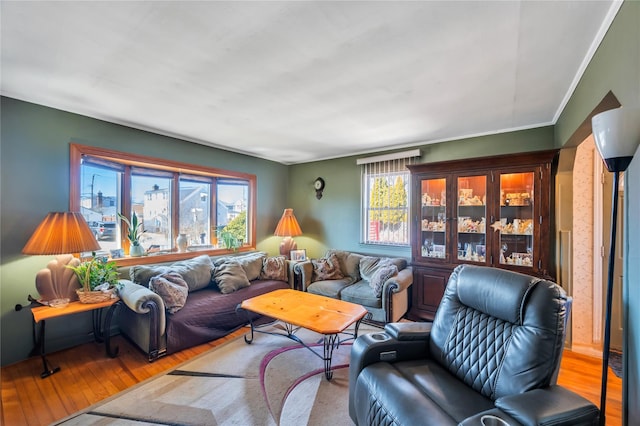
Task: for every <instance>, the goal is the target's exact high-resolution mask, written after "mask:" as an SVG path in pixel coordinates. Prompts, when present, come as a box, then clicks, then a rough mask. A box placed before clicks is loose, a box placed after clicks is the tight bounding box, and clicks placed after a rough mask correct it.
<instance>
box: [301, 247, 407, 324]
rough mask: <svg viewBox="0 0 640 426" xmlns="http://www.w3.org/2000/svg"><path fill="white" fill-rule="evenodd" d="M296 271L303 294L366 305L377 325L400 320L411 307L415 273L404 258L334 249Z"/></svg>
mask: <svg viewBox="0 0 640 426" xmlns="http://www.w3.org/2000/svg"><path fill="white" fill-rule="evenodd" d="M293 270H294V271H295V273H296V280H297V281H298V282H299V285H300V286H301V290H302V291H307V292H309V293H313V294H318V295H321V296H325V297H331V298H334V299H340V300H344V301H347V302H352V303H357V304H359V305H362V306H364V307H365V308H366V309H367V311H369V313H370V314H371V316H370V318H369V320H371V321H373V322H377V323H388V322H393V321H398V320H400V318H402V317H403V316H404V315H405V314H406V313H407V310H408V308H409V287H410V286H411V284H412V283H413V271H412V269H411V267H410V266H407V261H406V260H405V259H402V258H387V257H381V256H367V255H363V254H358V253H353V252H349V251H344V250H333V249H332V250H329V251H327V253H326V254H325V255H324V257H323V258H321V259H308V260H306V261H303V262H298V263H296V264H294V266H293Z"/></svg>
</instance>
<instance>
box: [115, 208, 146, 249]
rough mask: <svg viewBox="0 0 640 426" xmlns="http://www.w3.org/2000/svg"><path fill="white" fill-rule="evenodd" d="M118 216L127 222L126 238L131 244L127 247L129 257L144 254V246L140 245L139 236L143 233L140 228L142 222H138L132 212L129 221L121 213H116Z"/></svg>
mask: <svg viewBox="0 0 640 426" xmlns="http://www.w3.org/2000/svg"><path fill="white" fill-rule="evenodd" d="M118 217H119V218H120V219H121V220H122V221H123V222H124V223H126V224H127V229H128V230H127V239H128V240H129V243H131V246H130V247H129V255H130V256H131V257H138V256H142V255H143V254H144V248H143V247H142V246H141V245H140V236H141V235H142V234H143V233H144V231H143V230H142V227H141V226H142V224H141V223H140V222H138V216H137V215H136V214H135V213H134V214H133V216H132V217H131V221H129V219H127V217H126V216H124V215H123V214H121V213H118Z"/></svg>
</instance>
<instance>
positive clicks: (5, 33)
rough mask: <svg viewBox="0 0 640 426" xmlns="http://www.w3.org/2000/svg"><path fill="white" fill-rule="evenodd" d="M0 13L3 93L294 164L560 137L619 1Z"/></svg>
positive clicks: (58, 6)
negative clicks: (477, 140) (470, 142)
mask: <svg viewBox="0 0 640 426" xmlns="http://www.w3.org/2000/svg"><path fill="white" fill-rule="evenodd" d="M0 7H1V10H0V12H1V17H2V21H1V25H2V33H1V35H2V58H1V61H2V62H1V72H2V74H1V75H0V76H1V82H2V86H1V92H2V95H5V96H9V97H13V98H17V99H22V100H26V101H30V102H34V103H38V104H42V105H46V106H51V107H54V108H59V109H62V110H65V111H71V112H75V113H79V114H83V115H87V116H90V117H96V118H100V119H103V120H107V121H111V122H115V123H121V124H125V125H128V126H131V127H135V128H140V129H145V130H150V131H154V132H157V133H161V134H165V135H170V136H175V137H178V138H182V139H186V140H189V141H193V142H197V143H201V144H205V145H210V146H215V147H222V148H225V149H230V150H232V151H236V152H242V153H247V154H251V155H254V156H257V157H261V158H267V159H271V160H275V161H279V162H281V163H284V164H292V163H300V162H308V161H313V160H319V159H326V158H334V157H341V156H346V155H353V154H362V153H367V152H373V151H381V150H387V149H393V148H399V147H407V146H415V145H423V144H428V143H433V142H439V141H444V140H451V139H459V138H461V137H466V136H472V135H481V134H491V133H496V132H502V131H508V130H514V129H523V128H531V127H538V126H544V125H549V124H553V123H555V121H556V120H557V117H558V114H559V113H560V112H561V111H562V108H563V107H564V105H565V103H566V101H567V99H568V97H569V96H570V95H571V93H572V91H573V89H574V87H575V85H576V84H577V81H578V79H579V78H580V76H581V75H582V72H583V70H584V68H585V67H586V65H587V63H588V61H589V59H590V58H591V56H592V55H593V52H594V50H595V48H597V45H598V44H599V42H600V40H601V39H602V37H603V36H604V33H605V31H606V29H607V28H608V27H609V25H610V23H611V21H612V19H613V17H614V16H615V13H616V12H617V11H618V9H619V7H620V2H618V1H582V0H570V1H515V0H514V1H411V2H401V1H375V2H367V1H336V2H334V1H307V2H297V1H284V2H277V1H267V2H239V1H230V2H227V1H216V2H213V1H209V2H206V1H205V2H178V1H158V2H142V1H139V2H79V1H77V2H76V1H70V2H53V1H49V2H11V1H5V0H3V1H2V3H1V6H0Z"/></svg>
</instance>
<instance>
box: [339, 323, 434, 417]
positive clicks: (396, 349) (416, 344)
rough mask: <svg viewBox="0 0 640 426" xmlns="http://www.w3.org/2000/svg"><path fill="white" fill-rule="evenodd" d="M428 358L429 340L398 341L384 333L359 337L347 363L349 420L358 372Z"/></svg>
mask: <svg viewBox="0 0 640 426" xmlns="http://www.w3.org/2000/svg"><path fill="white" fill-rule="evenodd" d="M407 324H409V323H407ZM428 357H429V339H415V340H403V341H400V340H398V339H396V338H394V337H392V336H390V335H389V334H388V333H384V332H381V333H371V334H364V335H362V336H359V337H358V338H357V339H356V340H355V341H354V342H353V346H352V347H351V360H350V362H349V413H350V415H351V418H352V419H353V418H355V417H354V416H355V407H353V406H352V404H353V401H354V398H353V393H354V392H355V386H356V382H357V379H358V376H359V375H360V372H361V371H362V370H363V369H364V368H365V367H366V366H368V365H370V364H374V363H376V362H381V361H382V362H395V361H407V360H411V359H425V358H428Z"/></svg>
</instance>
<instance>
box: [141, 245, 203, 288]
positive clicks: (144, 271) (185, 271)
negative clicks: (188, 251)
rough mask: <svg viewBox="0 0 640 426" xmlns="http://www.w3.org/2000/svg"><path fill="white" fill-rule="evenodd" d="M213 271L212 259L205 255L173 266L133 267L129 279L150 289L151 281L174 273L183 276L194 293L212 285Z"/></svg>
mask: <svg viewBox="0 0 640 426" xmlns="http://www.w3.org/2000/svg"><path fill="white" fill-rule="evenodd" d="M211 269H213V263H212V262H211V258H210V257H209V256H207V255H206V254H203V255H201V256H198V257H194V258H193V259H187V260H183V261H180V262H176V263H174V264H172V265H154V266H144V265H136V266H132V267H131V269H129V277H130V278H131V281H133V282H134V283H137V284H140V285H142V286H145V287H149V280H150V279H151V278H152V277H155V276H156V275H160V274H164V273H167V272H169V271H174V272H177V273H179V274H180V275H181V276H182V279H184V280H185V282H186V283H187V285H188V286H189V291H194V290H199V289H202V288H205V287H207V286H208V285H209V284H210V283H211Z"/></svg>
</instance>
